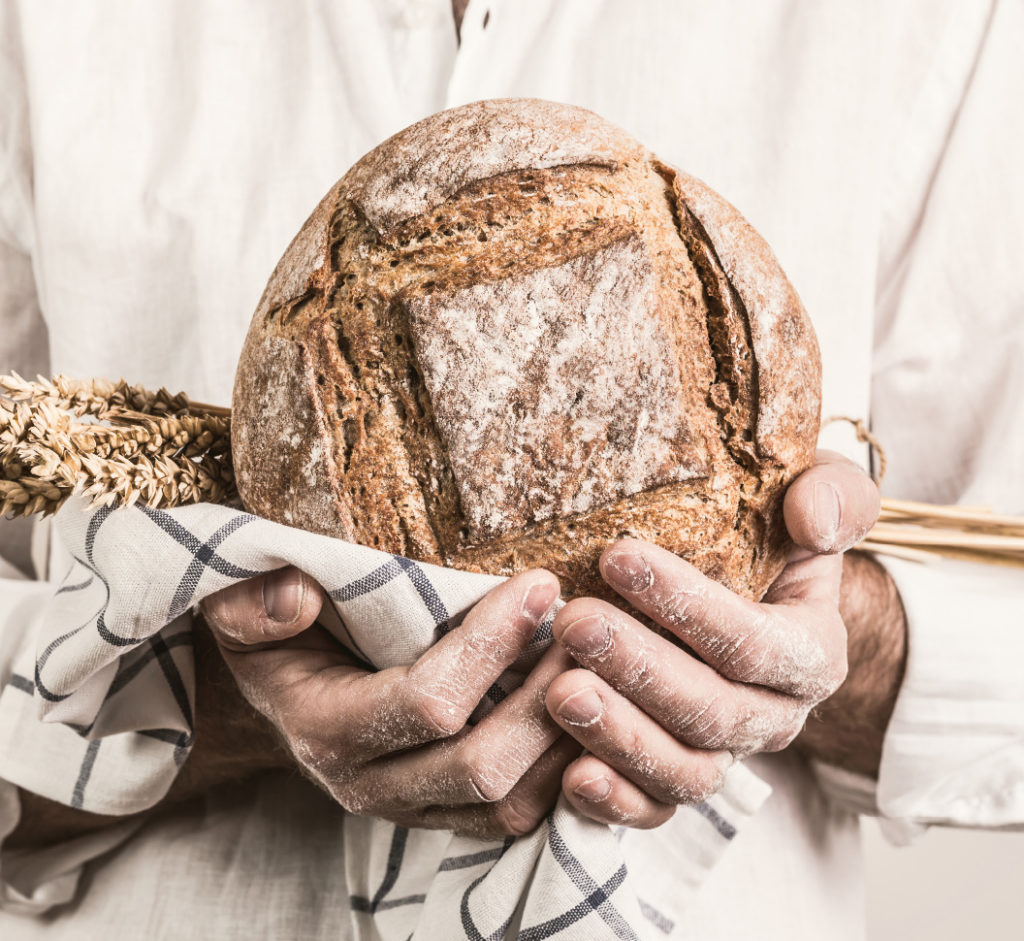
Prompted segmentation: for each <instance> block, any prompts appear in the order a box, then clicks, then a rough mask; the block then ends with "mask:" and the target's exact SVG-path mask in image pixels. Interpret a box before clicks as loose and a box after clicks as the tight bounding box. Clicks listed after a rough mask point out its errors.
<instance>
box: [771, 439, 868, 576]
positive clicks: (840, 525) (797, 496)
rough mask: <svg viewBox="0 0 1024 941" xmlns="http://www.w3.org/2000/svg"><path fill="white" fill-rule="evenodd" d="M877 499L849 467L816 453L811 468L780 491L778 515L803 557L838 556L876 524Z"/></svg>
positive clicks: (840, 458)
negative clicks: (783, 498) (780, 510)
mask: <svg viewBox="0 0 1024 941" xmlns="http://www.w3.org/2000/svg"><path fill="white" fill-rule="evenodd" d="M880 505H881V497H880V495H879V493H878V488H877V487H876V486H875V484H874V482H873V481H872V480H871V478H870V477H868V475H867V474H865V473H864V471H862V470H861V469H860V468H859V467H858V466H857V465H856V464H854V463H853V462H852V461H848V460H847V459H846V458H844V457H843V456H842V455H840V454H836V453H834V452H832V451H819V452H818V454H817V463H816V464H815V465H814V466H813V467H811V468H810V469H809V470H806V471H804V472H803V473H802V474H801V475H800V476H799V477H797V479H796V480H794V481H793V483H792V484H791V485H790V487H789V489H788V490H787V491H786V497H785V501H784V503H783V515H784V518H785V520H786V529H787V530H788V531H789V536H790V538H791V539H792V540H793V542H795V543H796V544H797V546H799V547H800V548H801V549H803V550H805V551H804V552H802V553H797V554H796V557H798V558H800V557H805V556H806V555H807V554H808V553H828V554H833V553H839V552H845V551H846V550H847V549H849V548H851V547H852V546H854V545H856V544H857V543H858V542H860V540H861V539H863V538H864V536H865V535H867V532H868V530H870V529H871V527H872V526H874V524H875V520H877V519H878V511H879V508H880Z"/></svg>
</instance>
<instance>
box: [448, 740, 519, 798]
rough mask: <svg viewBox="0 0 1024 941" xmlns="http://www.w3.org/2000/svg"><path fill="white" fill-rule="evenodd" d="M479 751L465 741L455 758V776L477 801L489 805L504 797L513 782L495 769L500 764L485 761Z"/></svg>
mask: <svg viewBox="0 0 1024 941" xmlns="http://www.w3.org/2000/svg"><path fill="white" fill-rule="evenodd" d="M480 751H481V750H480V748H479V747H478V746H476V745H474V744H472V742H471V740H469V739H467V740H466V743H465V745H463V746H460V748H459V751H458V753H457V755H456V757H455V760H454V765H455V774H456V775H457V776H458V778H459V779H460V780H463V781H466V782H467V783H468V784H469V786H470V787H471V788H472V789H473V791H474V792H475V794H476V795H477V798H478V799H479V800H481V801H484V802H485V803H488V804H490V803H493V802H495V801H500V800H501V799H502V798H504V797H506V796H507V795H508V792H509V791H510V790H511V789H512V784H513V782H511V781H509V780H508V777H507V775H505V774H504V773H502V771H501V769H500V768H499V767H497V766H498V765H499V764H500V762H498V761H495V760H493V759H492V760H487V759H486V758H485V757H484V756H482V755H481V753H480Z"/></svg>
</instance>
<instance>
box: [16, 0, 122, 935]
mask: <svg viewBox="0 0 1024 941" xmlns="http://www.w3.org/2000/svg"><path fill="white" fill-rule="evenodd" d="M16 19H17V8H16V6H15V4H13V3H9V2H7V0H0V321H2V323H3V329H2V330H0V372H10V371H11V370H17V371H19V372H21V373H22V374H24V375H34V374H35V373H36V372H42V371H45V370H46V368H47V359H48V355H47V347H48V343H47V332H46V325H45V322H44V320H43V317H42V312H41V309H40V303H39V298H38V296H37V292H36V282H35V277H34V274H33V266H32V254H31V252H32V246H33V224H32V168H31V146H30V143H31V142H30V135H29V121H28V107H27V101H26V97H25V86H24V74H23V69H22V67H21V55H20V49H19V48H18V45H17V36H18V35H19V34H20V30H19V29H18V28H17V22H16ZM28 533H29V526H28V524H27V523H26V522H21V521H19V522H18V523H12V522H11V521H8V520H2V521H0V691H3V690H7V689H10V690H11V692H12V693H14V692H18V690H16V689H15V687H16V686H18V685H19V684H21V679H22V678H20V677H19V676H18V675H16V674H15V671H14V663H15V660H16V659H18V658H19V656H22V655H23V653H24V651H25V650H27V649H29V648H30V646H31V645H32V627H33V622H34V615H35V613H37V612H39V611H40V610H41V609H42V607H43V605H44V604H45V602H46V600H47V599H48V598H49V597H50V596H51V595H52V593H53V590H54V586H53V585H51V584H50V583H48V582H45V581H36V580H32V579H30V578H27V577H26V576H25V574H24V573H25V572H26V571H28V570H29V569H30V568H31V563H30V560H29V552H28V538H27V536H28ZM12 563H16V564H12ZM22 685H24V684H22ZM20 692H21V693H22V694H23V695H31V686H29V687H28V690H27V691H26V690H20ZM20 815H21V802H20V799H19V792H18V788H17V787H16V786H15V785H14V784H12V783H11V782H9V781H6V780H4V779H3V778H0V909H2V910H4V911H9V912H12V913H16V914H25V915H36V914H41V913H42V912H45V911H46V910H47V909H49V908H51V907H53V906H54V905H60V904H63V903H65V902H68V901H70V900H71V898H72V897H73V896H74V893H75V891H76V889H77V886H78V880H79V877H80V875H81V872H82V866H83V865H84V864H85V863H86V862H87V861H88V860H90V859H93V858H95V857H97V856H100V855H102V854H103V853H105V852H107V851H108V850H110V849H112V848H113V847H114V846H116V845H117V844H118V843H120V842H122V841H123V840H124V839H125V838H126V837H127V836H128V835H129V834H130V833H131V832H134V830H135V829H136V828H137V826H138V824H137V823H136V822H134V821H132V822H130V823H126V824H124V825H117V826H113V827H108V828H106V829H104V830H102V831H99V832H97V833H93V834H89V835H87V836H83V837H78V838H76V839H74V840H69V841H67V842H66V843H62V844H59V845H57V846H52V847H48V848H46V849H43V850H17V851H12V850H7V849H5V848H4V842H5V840H6V838H7V837H8V836H9V834H10V833H11V832H12V831H13V830H14V829H15V828H16V827H17V825H18V821H19V819H20Z"/></svg>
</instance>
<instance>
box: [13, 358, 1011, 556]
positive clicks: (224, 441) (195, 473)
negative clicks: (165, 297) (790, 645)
mask: <svg viewBox="0 0 1024 941" xmlns="http://www.w3.org/2000/svg"><path fill="white" fill-rule="evenodd" d="M230 416H231V412H230V410H229V409H226V408H219V407H217V406H214V405H206V404H204V403H201V402H193V401H190V400H189V399H188V397H187V396H185V395H184V394H183V393H178V394H177V395H171V394H170V393H169V392H168V391H167V390H166V389H160V390H159V391H158V392H150V391H147V390H146V389H143V388H142V387H141V386H130V385H128V384H127V383H126V382H124V380H122V381H120V382H117V383H111V382H106V381H102V380H93V381H76V380H72V379H68V378H67V377H65V376H56V377H55V378H53V379H52V380H47V379H44V378H42V377H40V378H38V379H37V380H36V381H35V382H29V381H27V380H25V379H22V378H21V377H20V376H18V375H17V374H16V373H12V374H11V375H6V376H0V516H28V515H30V514H32V513H43V514H48V513H53V512H56V510H57V509H59V507H60V506H61V505H62V504H63V503H64V501H65V500H67V499H68V498H69V497H71V496H72V495H74V494H81V495H84V496H85V497H86V498H87V499H88V500H89V504H90V505H91V506H130V505H131V504H133V503H135V502H137V501H141V502H142V503H144V504H146V505H147V506H152V507H159V506H162V507H172V506H181V505H184V504H188V503H201V502H211V503H230V502H233V501H235V500H236V499H237V493H236V491H235V486H234V475H233V473H232V469H231V434H230V427H231V417H230ZM840 420H846V421H851V420H850V419H840ZM851 423H852V424H854V425H855V427H856V428H857V433H858V437H859V438H860V439H861V440H863V441H866V442H868V443H869V444H871V445H872V447H874V448H875V450H876V454H877V455H878V457H879V466H880V468H881V472H880V474H879V480H880V479H881V476H882V475H884V466H885V455H884V451H882V449H881V448H880V447H879V445H878V442H877V441H875V440H874V438H872V436H871V435H870V433H869V432H868V431H867V430H866V429H865V428H864V425H863V423H862V422H859V421H851ZM860 548H862V549H866V550H869V551H872V552H877V553H881V554H884V555H891V556H896V557H898V558H905V559H912V560H916V561H927V560H928V559H931V558H935V557H937V556H946V557H950V558H959V559H969V560H972V561H976V562H986V563H993V564H1002V565H1020V566H1024V517H1019V516H1001V515H997V514H995V513H992V512H991V511H989V510H987V509H985V508H981V507H966V506H941V505H937V504H931V503H915V502H912V501H909V500H894V499H891V498H887V497H883V499H882V512H881V515H880V516H879V519H878V523H877V524H876V525H875V527H874V528H873V529H872V530H871V532H869V533H868V535H867V536H866V537H865V539H864V541H863V542H862V543H861V544H860Z"/></svg>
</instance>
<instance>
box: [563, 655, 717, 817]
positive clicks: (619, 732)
mask: <svg viewBox="0 0 1024 941" xmlns="http://www.w3.org/2000/svg"><path fill="white" fill-rule="evenodd" d="M547 704H548V709H549V711H550V712H551V714H552V717H553V718H554V720H555V721H556V722H557V723H558V724H559V725H560V726H561V727H562V728H563V729H564V730H565V731H566V732H568V733H569V734H570V735H571V736H572V737H573V738H575V739H576V741H578V742H579V743H580V744H581V745H582V746H583V747H584V748H586V749H587V751H589V752H592V753H593V754H594V755H595V756H596V757H598V758H600V759H601V760H602V761H604V762H605V763H607V764H608V765H610V766H611V767H613V768H614V769H615V770H616V771H618V772H620V773H621V774H622V775H623V776H624V777H626V778H628V779H629V780H630V781H632V782H633V783H634V784H635V785H637V787H639V788H640V789H641V790H643V791H644V792H645V793H646V794H649V795H650V796H651V797H652V798H654V799H655V800H656V801H660V802H661V803H664V804H693V803H697V802H699V801H701V800H703V799H704V798H705V797H706V796H707V795H708V794H712V793H714V792H715V791H716V790H718V788H719V787H720V786H721V782H722V777H723V775H724V774H725V771H726V769H727V768H728V767H729V766H730V765H731V764H732V763H733V756H732V754H730V753H729V752H726V751H705V750H703V749H697V748H690V747H689V746H687V745H684V744H683V743H682V742H679V741H677V740H676V739H675V738H674V737H673V736H672V735H671V734H670V733H669V732H668V731H667V730H666V729H664V728H662V727H661V726H660V725H659V724H658V723H657V722H655V721H654V720H653V719H652V718H651V717H650V716H648V715H646V714H645V713H643V712H641V711H640V710H639V709H638V708H637V707H636V706H635V705H633V703H631V702H630V701H629V700H628V699H626V698H625V697H623V696H621V695H619V693H617V692H616V691H615V690H614V689H612V688H611V686H609V685H608V684H607V683H606V682H604V680H602V679H601V678H600V677H597V676H595V675H594V674H593V673H591V672H589V671H588V670H572V671H570V672H569V673H563V674H562V675H561V676H560V677H558V679H556V680H555V681H554V682H553V683H552V684H551V686H550V688H549V689H548V696H547Z"/></svg>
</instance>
